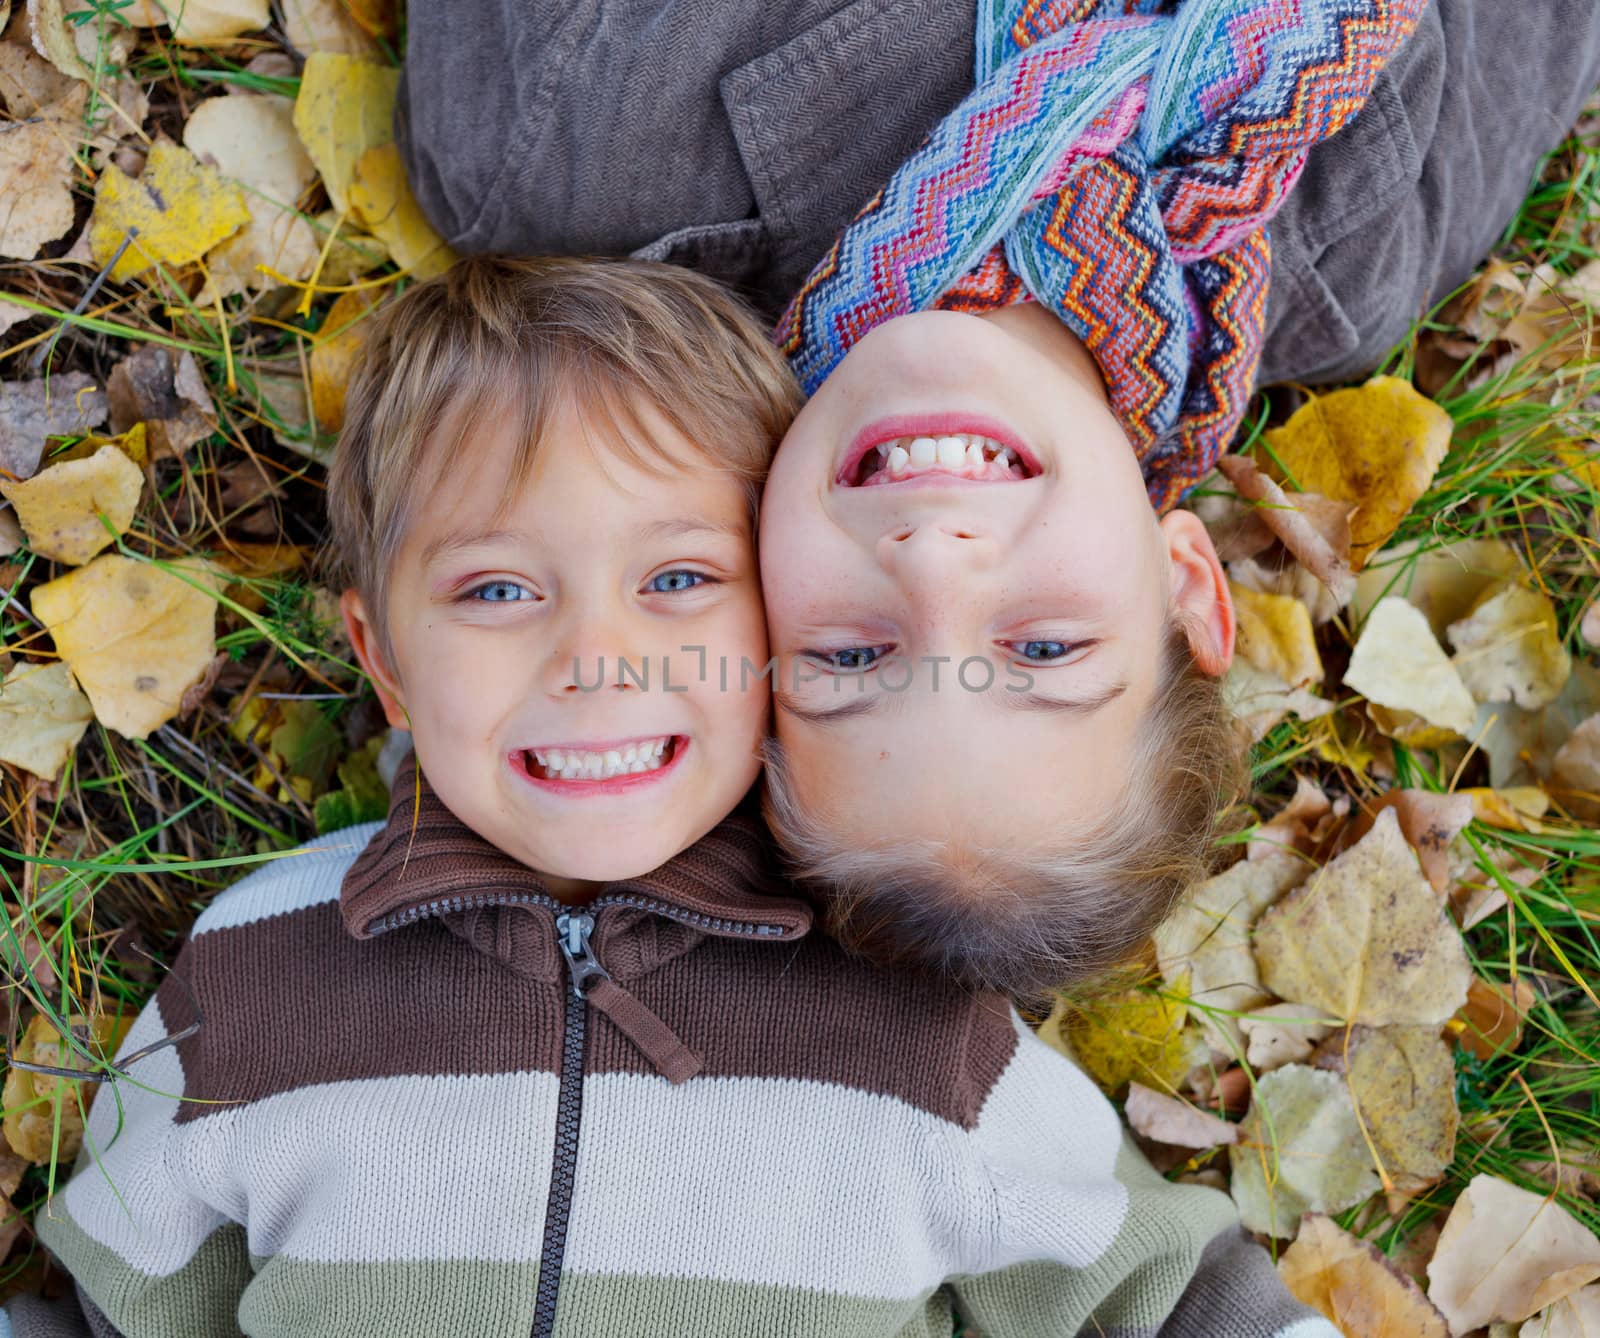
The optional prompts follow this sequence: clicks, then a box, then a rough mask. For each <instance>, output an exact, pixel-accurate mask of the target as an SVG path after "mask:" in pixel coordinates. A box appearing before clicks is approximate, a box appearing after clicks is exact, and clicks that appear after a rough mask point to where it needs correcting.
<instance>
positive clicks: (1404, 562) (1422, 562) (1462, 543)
mask: <svg viewBox="0 0 1600 1338" xmlns="http://www.w3.org/2000/svg"><path fill="white" fill-rule="evenodd" d="M1522 571H1523V567H1522V559H1521V558H1519V557H1518V556H1517V554H1516V551H1515V550H1514V549H1512V547H1511V546H1510V545H1509V544H1506V543H1502V542H1501V541H1500V540H1499V539H1461V540H1458V541H1456V542H1455V543H1451V544H1442V545H1440V546H1439V547H1437V548H1429V549H1426V550H1424V549H1423V548H1422V546H1421V544H1419V543H1418V542H1416V541H1415V540H1413V541H1410V542H1407V543H1404V544H1396V545H1394V546H1393V547H1392V548H1386V549H1384V550H1383V552H1382V553H1380V554H1378V555H1377V557H1376V558H1374V560H1373V562H1372V563H1371V564H1370V565H1369V566H1368V567H1367V569H1366V570H1365V571H1363V572H1362V573H1361V575H1360V577H1359V578H1358V579H1357V580H1356V593H1355V598H1354V599H1353V600H1352V601H1351V607H1352V608H1353V609H1354V610H1355V613H1356V616H1357V618H1358V619H1359V618H1365V617H1366V615H1367V613H1368V612H1369V611H1370V610H1371V609H1372V608H1373V607H1374V606H1375V605H1376V604H1377V602H1378V601H1379V600H1380V599H1385V598H1388V597H1389V596H1391V595H1393V596H1395V597H1397V598H1400V599H1403V600H1405V601H1406V602H1407V603H1408V604H1410V605H1412V607H1414V608H1415V609H1417V611H1418V612H1420V613H1421V614H1422V616H1423V617H1424V618H1426V619H1427V620H1428V626H1429V627H1431V628H1432V629H1433V634H1434V636H1436V637H1438V638H1439V639H1440V640H1441V641H1442V640H1443V639H1444V634H1445V628H1447V627H1448V626H1449V625H1450V624H1451V623H1453V622H1455V621H1456V620H1457V619H1458V618H1464V617H1466V615H1467V614H1468V613H1469V612H1470V611H1471V609H1472V606H1473V605H1474V604H1476V603H1477V602H1478V600H1479V598H1480V597H1481V596H1482V595H1483V593H1484V591H1486V590H1487V589H1488V588H1489V587H1490V586H1492V585H1498V584H1499V583H1500V582H1502V581H1509V580H1514V579H1516V578H1517V577H1519V576H1521V575H1522Z"/></svg>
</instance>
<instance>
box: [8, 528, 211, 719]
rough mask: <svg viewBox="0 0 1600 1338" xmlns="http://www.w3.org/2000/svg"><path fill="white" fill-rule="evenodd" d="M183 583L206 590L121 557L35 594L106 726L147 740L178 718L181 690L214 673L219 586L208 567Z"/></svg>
mask: <svg viewBox="0 0 1600 1338" xmlns="http://www.w3.org/2000/svg"><path fill="white" fill-rule="evenodd" d="M184 571H185V574H186V575H187V576H188V577H189V579H190V580H192V581H195V582H196V584H197V585H199V586H200V587H201V588H199V589H197V588H196V586H195V585H191V584H189V582H188V581H186V580H184V579H182V578H180V577H179V576H177V575H173V574H171V573H169V572H166V571H163V570H161V569H160V568H159V567H155V566H152V565H151V564H149V563H146V562H135V561H134V560H133V559H131V558H125V557H122V556H120V555H118V554H116V553H106V554H102V555H101V556H100V557H97V558H96V559H95V560H94V561H93V562H91V563H90V564H89V565H88V566H86V567H80V568H78V569H77V570H76V571H71V572H68V573H67V574H66V575H65V576H62V577H59V578H57V579H56V580H54V581H50V582H49V583H48V584H45V585H41V586H37V587H35V588H34V591H33V595H32V601H31V602H32V607H33V612H34V615H35V616H36V617H38V618H39V620H40V621H41V622H43V623H44V624H45V626H46V627H48V628H49V629H50V635H51V636H52V637H54V638H55V643H56V650H57V651H58V652H59V653H60V655H61V658H62V659H63V660H65V661H66V662H67V664H68V665H70V666H71V668H72V672H73V673H74V674H75V675H76V676H77V679H78V681H79V682H80V683H81V684H82V685H83V690H84V691H85V692H86V693H88V695H89V701H90V702H91V703H92V704H93V706H94V713H95V716H96V718H97V719H98V720H99V721H100V723H101V724H103V725H106V726H107V727H108V728H111V729H114V730H116V731H117V732H118V733H119V734H121V735H123V736H124V737H125V738H130V739H142V738H144V737H145V736H146V735H148V734H149V733H150V731H151V730H153V729H156V728H157V727H158V726H160V725H163V724H165V723H166V722H167V721H168V720H171V719H172V718H173V716H175V715H176V714H177V713H178V708H179V705H180V704H181V703H182V701H183V693H184V689H186V688H187V687H188V686H189V685H190V684H191V683H193V682H194V681H195V680H196V679H198V678H199V677H200V676H201V675H202V674H203V673H204V672H205V671H206V668H207V667H208V666H209V665H210V663H211V657H212V654H213V651H214V649H215V646H214V641H215V636H214V633H213V627H214V624H215V622H216V607H217V604H216V600H215V598H214V597H213V596H212V595H211V594H208V593H207V590H208V589H209V588H211V587H212V586H214V585H215V584H216V582H215V581H214V580H212V579H211V578H210V572H209V568H208V567H207V566H206V565H205V564H203V563H191V564H186V566H185V567H184Z"/></svg>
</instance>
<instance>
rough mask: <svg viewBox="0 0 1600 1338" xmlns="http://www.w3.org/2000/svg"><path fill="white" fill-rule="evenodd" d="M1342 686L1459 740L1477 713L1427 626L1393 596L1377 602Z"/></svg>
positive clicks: (1352, 653)
mask: <svg viewBox="0 0 1600 1338" xmlns="http://www.w3.org/2000/svg"><path fill="white" fill-rule="evenodd" d="M1344 681H1345V685H1346V686H1347V687H1351V688H1354V689H1355V690H1356V691H1357V692H1359V693H1360V694H1361V695H1362V696H1363V697H1365V698H1366V699H1367V700H1368V701H1370V702H1376V703H1377V704H1378V705H1379V706H1386V707H1388V708H1389V709H1391V710H1395V711H1409V712H1411V713H1412V714H1414V715H1419V716H1421V717H1422V718H1423V719H1424V720H1426V721H1427V722H1428V723H1429V724H1432V725H1438V726H1440V727H1441V728H1443V729H1448V730H1451V731H1452V732H1454V733H1456V734H1465V733H1467V732H1468V731H1469V730H1470V729H1471V728H1472V720H1473V716H1474V715H1475V714H1476V712H1477V703H1476V702H1474V701H1473V700H1472V694H1471V693H1470V692H1468V691H1467V686H1466V684H1465V683H1463V682H1462V681H1461V675H1460V674H1459V673H1458V672H1457V671H1456V667H1455V666H1454V665H1453V664H1451V663H1450V660H1449V657H1448V656H1446V655H1445V653H1444V647H1442V646H1441V645H1440V644H1439V643H1438V642H1437V641H1436V640H1435V639H1434V636H1433V632H1432V630H1431V629H1430V628H1429V627H1428V620H1427V619H1426V618H1424V617H1423V616H1422V614H1421V613H1420V612H1419V611H1418V610H1417V609H1415V608H1413V607H1412V606H1411V605H1410V604H1408V603H1406V601H1405V600H1403V599H1398V598H1396V597H1395V596H1393V595H1391V596H1389V597H1388V598H1387V599H1381V600H1379V601H1378V603H1377V605H1376V606H1375V607H1374V608H1373V610H1372V612H1371V613H1370V614H1369V615H1368V616H1367V621H1366V622H1365V623H1364V624H1363V625H1362V628H1361V635H1360V637H1359V638H1357V640H1356V645H1355V649H1354V650H1353V651H1351V653H1350V665H1349V667H1348V668H1347V669H1346V670H1345V675H1344Z"/></svg>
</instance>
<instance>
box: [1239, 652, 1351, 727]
mask: <svg viewBox="0 0 1600 1338" xmlns="http://www.w3.org/2000/svg"><path fill="white" fill-rule="evenodd" d="M1222 696H1223V700H1224V701H1226V702H1227V704H1228V709H1229V710H1230V711H1232V712H1233V713H1234V715H1236V716H1238V717H1239V718H1240V719H1241V720H1242V721H1244V723H1245V725H1246V727H1247V728H1248V729H1249V731H1250V734H1251V737H1252V739H1254V740H1260V739H1262V738H1264V737H1265V736H1266V734H1267V732H1268V731H1269V730H1271V729H1272V727H1273V726H1274V725H1276V724H1277V723H1278V722H1279V721H1281V720H1282V719H1283V718H1284V717H1285V716H1287V715H1291V714H1292V715H1295V716H1298V717H1299V718H1300V719H1302V720H1316V719H1317V718H1319V717H1321V716H1325V715H1327V714H1328V713H1329V712H1331V711H1332V710H1333V708H1334V705H1335V703H1333V702H1331V701H1328V700H1327V699H1326V698H1324V697H1319V696H1317V694H1316V693H1314V692H1312V691H1310V690H1309V689H1308V688H1291V687H1290V686H1289V685H1288V684H1287V683H1285V682H1284V681H1283V679H1281V678H1279V677H1278V676H1277V675H1276V674H1268V673H1263V672H1262V671H1261V670H1259V669H1257V668H1256V667H1255V666H1254V665H1253V664H1250V663H1248V662H1247V661H1245V660H1244V659H1243V658H1239V659H1235V660H1234V662H1233V663H1232V664H1231V665H1230V666H1229V667H1228V672H1227V674H1226V675H1225V676H1224V677H1223V680H1222Z"/></svg>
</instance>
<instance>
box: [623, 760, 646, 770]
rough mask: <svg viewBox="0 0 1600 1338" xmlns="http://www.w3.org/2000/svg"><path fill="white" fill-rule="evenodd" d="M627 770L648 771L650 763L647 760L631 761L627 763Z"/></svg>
mask: <svg viewBox="0 0 1600 1338" xmlns="http://www.w3.org/2000/svg"><path fill="white" fill-rule="evenodd" d="M628 770H629V771H630V772H633V771H649V770H650V764H649V763H648V762H645V761H638V762H634V763H631V764H630V765H629V767H628Z"/></svg>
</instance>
